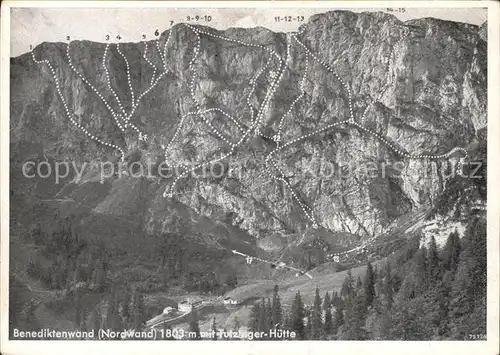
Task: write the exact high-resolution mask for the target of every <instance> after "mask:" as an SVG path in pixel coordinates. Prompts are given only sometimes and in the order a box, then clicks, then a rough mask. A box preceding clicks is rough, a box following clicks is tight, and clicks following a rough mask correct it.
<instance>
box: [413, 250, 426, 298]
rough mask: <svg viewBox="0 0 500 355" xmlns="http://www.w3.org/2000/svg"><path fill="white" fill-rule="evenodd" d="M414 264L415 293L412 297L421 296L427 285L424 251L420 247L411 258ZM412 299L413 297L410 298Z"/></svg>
mask: <svg viewBox="0 0 500 355" xmlns="http://www.w3.org/2000/svg"><path fill="white" fill-rule="evenodd" d="M412 260H413V262H414V263H415V291H416V295H414V297H416V296H418V295H421V294H423V293H424V292H425V291H426V290H427V288H428V285H429V278H428V270H429V268H428V267H427V258H426V249H425V248H424V247H422V248H421V249H419V250H418V251H417V252H416V253H415V255H414V256H413V259H412ZM412 298H413V297H412Z"/></svg>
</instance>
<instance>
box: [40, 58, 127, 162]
mask: <svg viewBox="0 0 500 355" xmlns="http://www.w3.org/2000/svg"><path fill="white" fill-rule="evenodd" d="M31 56H32V58H33V61H34V62H35V63H37V64H43V63H45V64H46V65H47V66H48V68H49V69H50V72H51V73H52V77H53V80H54V83H55V86H56V91H57V94H58V95H59V98H60V99H61V102H62V103H63V106H64V112H65V113H66V116H67V117H68V119H69V120H70V121H71V123H73V125H75V126H76V127H77V128H78V129H80V130H81V131H82V132H83V133H84V134H85V135H86V136H87V137H89V138H90V139H92V140H94V141H96V142H98V143H100V144H102V145H105V146H107V147H110V148H113V149H117V150H118V151H119V152H120V153H121V160H122V162H123V161H124V160H125V152H124V151H123V149H122V148H120V147H118V146H117V145H115V144H112V143H108V142H105V141H103V140H101V139H100V138H98V137H96V136H95V135H93V134H92V133H90V132H89V131H88V130H87V129H86V128H85V127H83V126H82V125H81V124H80V123H78V122H77V121H75V119H73V115H72V114H71V112H70V110H69V107H68V104H67V103H66V100H65V99H64V96H63V94H62V91H61V87H60V85H59V80H58V79H57V75H56V71H55V70H54V68H53V67H52V64H50V62H49V61H48V60H37V59H36V58H35V53H33V51H31Z"/></svg>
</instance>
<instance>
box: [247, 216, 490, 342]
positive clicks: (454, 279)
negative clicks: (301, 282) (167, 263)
mask: <svg viewBox="0 0 500 355" xmlns="http://www.w3.org/2000/svg"><path fill="white" fill-rule="evenodd" d="M419 240H420V238H414V239H412V240H410V242H409V243H408V245H407V247H406V248H405V249H403V250H401V251H400V252H398V253H397V254H395V255H393V256H392V257H391V258H388V260H387V261H386V262H383V263H379V264H377V265H376V266H375V267H374V266H373V265H372V264H371V263H368V265H367V268H366V273H365V275H364V278H359V277H358V278H357V279H354V278H353V277H352V275H351V272H350V271H349V272H348V273H347V276H346V278H345V280H344V282H343V285H342V288H341V290H340V292H336V291H334V292H329V291H328V290H326V291H325V293H324V294H323V295H321V292H320V289H319V287H318V288H316V294H315V297H314V302H313V303H312V304H309V305H305V304H304V303H303V301H302V297H301V295H300V292H297V293H296V295H295V298H294V300H293V302H292V304H291V305H289V307H285V308H284V307H282V305H281V304H280V298H279V292H278V286H275V289H274V295H273V298H272V300H271V299H268V300H267V301H266V300H265V299H262V300H261V302H259V303H256V304H255V305H254V306H253V308H252V311H251V317H250V321H249V324H248V327H249V329H250V330H251V331H264V332H268V331H269V329H272V328H273V327H277V328H281V329H287V330H291V331H294V332H295V333H296V335H297V338H298V339H310V340H442V339H443V340H444V339H455V340H464V339H467V340H468V339H485V336H486V222H485V221H484V220H482V219H479V218H474V219H473V220H472V222H471V223H470V224H469V227H468V228H467V230H466V231H465V235H464V237H463V238H462V239H460V238H459V235H458V233H457V232H456V231H455V232H453V233H451V234H450V235H449V237H448V239H447V241H446V244H445V245H444V246H443V247H442V248H441V249H438V247H437V245H436V241H435V239H434V237H432V238H431V240H430V242H429V244H428V245H427V246H420V245H419Z"/></svg>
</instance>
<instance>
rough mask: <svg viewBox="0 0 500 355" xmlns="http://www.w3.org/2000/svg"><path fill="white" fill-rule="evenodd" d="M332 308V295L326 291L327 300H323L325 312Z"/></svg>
mask: <svg viewBox="0 0 500 355" xmlns="http://www.w3.org/2000/svg"><path fill="white" fill-rule="evenodd" d="M331 306H332V301H331V300H330V295H329V294H328V291H326V294H325V298H324V300H323V310H324V311H325V312H326V311H327V310H328V309H329V308H330V307H331Z"/></svg>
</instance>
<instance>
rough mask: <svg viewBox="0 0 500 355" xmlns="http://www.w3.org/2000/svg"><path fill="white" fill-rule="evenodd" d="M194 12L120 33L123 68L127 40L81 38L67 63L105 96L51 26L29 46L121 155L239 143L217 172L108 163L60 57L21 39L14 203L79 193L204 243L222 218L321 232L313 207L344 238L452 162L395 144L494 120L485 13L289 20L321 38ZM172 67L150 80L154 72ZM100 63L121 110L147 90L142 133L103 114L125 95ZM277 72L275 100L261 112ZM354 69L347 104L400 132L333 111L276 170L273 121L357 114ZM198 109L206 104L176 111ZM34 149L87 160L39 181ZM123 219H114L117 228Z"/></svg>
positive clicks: (253, 226)
mask: <svg viewBox="0 0 500 355" xmlns="http://www.w3.org/2000/svg"><path fill="white" fill-rule="evenodd" d="M194 28H196V29H197V31H193V29H192V28H189V27H188V26H186V25H183V24H179V25H176V26H174V27H173V28H172V30H171V32H170V33H169V31H166V32H164V33H163V34H161V35H160V36H159V37H158V43H156V42H155V41H148V42H147V52H146V53H145V43H144V42H143V43H122V44H120V47H119V49H120V51H121V52H122V53H123V55H124V56H125V57H126V58H127V61H128V64H129V67H130V75H129V76H127V62H126V61H125V60H124V58H123V57H122V55H121V54H120V52H119V51H118V48H117V47H116V44H111V45H110V46H109V48H108V49H107V50H106V44H105V43H94V42H87V41H75V42H71V44H70V49H69V54H70V57H71V63H72V64H73V65H74V68H75V69H76V70H77V71H78V72H79V73H80V74H81V75H83V76H84V77H85V78H86V80H87V81H88V83H91V84H92V85H93V86H94V87H95V89H96V90H97V91H98V92H100V93H101V95H102V99H101V98H100V97H99V96H98V95H97V94H96V92H95V91H94V90H93V89H92V88H91V87H90V86H89V84H88V83H86V82H84V81H83V80H82V79H81V77H79V76H78V75H77V74H76V73H75V71H73V70H72V69H71V66H70V62H69V60H68V57H67V44H64V43H43V44H41V45H39V46H37V47H36V48H34V50H33V54H34V56H35V58H36V60H38V61H41V60H47V61H49V62H50V64H51V65H52V67H53V68H54V71H55V76H56V78H57V80H58V82H59V85H60V88H61V93H62V95H63V97H64V98H65V100H66V102H67V104H68V108H69V111H70V112H71V114H72V118H73V119H74V120H75V121H76V122H78V123H79V124H80V125H81V126H82V127H83V128H85V129H86V130H87V131H88V132H90V134H91V135H94V136H95V137H97V138H98V139H99V140H100V141H104V142H107V143H110V144H113V145H115V146H117V147H120V148H121V149H122V150H123V151H124V152H125V155H126V157H125V161H126V162H127V163H128V167H130V166H131V165H133V164H132V163H134V162H141V163H142V165H143V166H144V167H146V166H148V165H149V166H152V167H153V169H152V170H153V172H155V171H157V168H158V166H160V164H161V163H162V162H163V161H165V162H166V164H168V166H176V165H189V166H193V165H196V164H200V163H204V162H208V161H210V160H212V159H217V158H218V157H220V156H221V154H225V153H231V154H230V156H228V157H227V158H226V159H223V160H221V162H220V163H221V164H219V163H216V164H213V165H212V167H213V168H212V174H210V173H207V170H209V167H207V168H203V169H198V170H196V171H195V174H196V176H193V175H194V174H190V175H189V176H185V177H182V178H180V179H178V181H176V182H175V189H174V193H173V195H172V196H167V197H163V194H164V192H165V191H168V190H169V188H170V187H171V186H172V183H173V182H174V180H175V179H176V177H175V176H168V177H166V178H161V177H160V178H159V177H157V176H149V177H148V176H145V177H141V178H136V177H132V176H127V175H125V174H115V175H113V176H108V175H106V176H105V177H104V178H103V177H102V176H100V174H99V164H100V163H102V162H105V161H111V162H113V163H114V164H115V165H118V162H119V161H120V155H119V151H118V150H117V149H113V148H111V147H109V146H106V145H103V144H100V143H98V142H96V141H95V140H92V139H91V138H89V137H88V136H86V135H85V134H84V133H83V132H82V131H81V130H80V129H79V128H78V127H76V126H75V125H74V124H72V123H71V122H70V120H69V119H68V117H67V115H66V113H65V109H64V105H63V103H62V101H61V98H60V97H59V96H58V92H57V88H56V85H55V79H54V76H53V74H52V72H51V70H50V68H49V66H48V65H47V64H46V63H36V62H35V61H34V60H33V58H32V56H31V54H30V53H28V54H25V55H22V56H20V57H17V58H13V59H12V60H11V64H12V66H11V117H10V119H11V153H12V155H13V156H14V157H15V159H13V160H12V164H13V165H11V176H16V179H14V180H13V183H12V187H11V189H13V190H15V189H16V186H24V187H23V189H22V190H23V193H25V194H26V195H25V198H26V199H25V200H22V199H21V200H19V201H20V202H19V204H22V203H26V201H27V200H28V199H32V198H33V196H34V194H38V195H39V196H41V197H43V198H45V199H48V198H52V199H54V198H57V199H60V200H71V201H76V202H75V203H80V204H83V205H85V206H87V207H88V208H89V209H90V211H91V213H92V214H94V215H105V216H111V217H113V218H115V219H116V220H118V219H119V220H125V221H127V223H131V224H134V225H135V226H136V227H134V228H135V229H134V231H137V232H144V233H146V234H154V233H160V232H169V231H171V230H172V228H178V227H179V226H184V227H186V228H196V230H194V229H192V230H191V231H190V233H191V234H193V235H195V234H196V233H198V234H200V237H199V242H200V243H204V242H206V243H211V244H213V245H215V246H216V245H217V243H218V242H220V239H219V238H220V237H221V235H223V236H226V242H227V243H229V241H231V240H232V238H233V239H234V235H235V234H238V235H240V236H241V240H245V241H246V244H248V243H250V244H254V241H255V240H256V242H255V243H257V246H261V247H262V248H263V249H265V250H269V251H272V250H275V249H279V248H281V247H283V246H284V245H288V244H290V243H294V242H299V241H300V240H301V237H302V236H303V235H305V234H309V233H311V229H312V225H313V224H314V223H313V222H312V221H311V218H308V216H307V214H306V213H304V209H305V210H306V211H309V209H310V210H312V213H311V212H308V213H309V215H311V216H314V217H313V218H314V220H315V221H316V222H317V224H318V228H317V229H318V230H319V231H321V233H322V234H328V235H330V236H331V237H332V238H333V239H334V240H335V238H337V242H340V243H344V242H347V241H348V239H349V238H348V237H345V235H346V232H347V233H348V234H350V235H356V236H358V237H361V238H365V239H366V238H370V237H372V236H376V235H378V234H381V233H384V232H385V231H387V230H389V229H390V228H391V224H392V223H393V222H394V221H395V220H397V219H398V218H399V217H401V216H404V215H405V214H407V213H409V212H411V211H414V210H417V209H419V208H425V207H426V206H430V205H431V204H432V203H433V202H434V200H435V199H436V198H437V196H439V194H440V192H441V191H442V190H443V189H444V188H445V186H446V182H447V177H446V176H444V174H441V173H439V169H441V167H446V165H444V164H445V163H446V161H447V160H443V159H442V160H437V161H436V164H437V165H434V166H433V165H431V164H429V162H426V161H425V160H409V159H403V158H402V157H400V156H399V155H398V154H397V153H396V151H395V149H396V150H398V151H402V152H407V153H409V154H413V155H422V154H431V155H436V154H437V155H440V154H445V153H447V152H449V151H450V150H451V149H452V148H454V147H457V146H458V147H463V148H466V149H468V147H470V146H471V145H473V144H474V143H475V142H477V141H478V140H480V138H479V135H478V132H481V131H482V130H484V129H485V128H486V94H487V92H486V77H487V72H486V58H487V57H486V56H487V54H486V41H485V40H486V38H485V34H486V31H485V30H484V28H485V26H482V27H481V28H480V27H477V26H473V25H468V24H462V23H453V22H446V21H441V20H436V19H431V18H426V19H419V20H412V21H407V22H404V23H402V22H400V21H399V20H397V19H396V18H395V17H393V16H391V15H387V14H383V13H361V14H355V13H351V12H345V11H334V12H329V13H326V14H319V15H316V16H313V17H311V18H310V20H309V22H308V23H307V24H306V25H304V26H303V27H301V31H299V32H298V33H297V34H296V38H297V39H298V41H300V42H301V43H302V44H304V45H305V47H306V48H308V49H309V50H310V52H308V51H306V49H305V48H304V46H302V45H301V44H300V43H299V42H298V41H297V40H295V39H294V38H293V37H292V36H290V35H286V34H284V33H274V32H272V31H270V30H267V29H264V28H251V29H241V28H235V29H228V30H226V31H217V30H215V29H212V28H205V27H198V26H195V27H194ZM203 32H206V33H203ZM207 33H208V34H212V35H213V36H210V35H207ZM198 35H199V38H200V42H199V43H198ZM221 37H223V38H229V39H232V41H228V40H225V39H223V38H221ZM242 42H244V43H242ZM248 44H253V45H252V46H251V45H248ZM105 50H106V53H107V57H106V60H105V61H104V63H103V55H104V53H105ZM273 52H274V53H276V54H277V55H278V56H279V57H281V58H282V61H280V60H279V59H278V56H276V55H274V54H273ZM285 59H286V60H285ZM319 61H323V62H324V63H326V64H327V65H328V67H329V68H331V69H333V70H334V71H335V72H336V74H334V73H333V72H332V71H331V70H329V69H328V68H325V66H324V65H322V64H321V63H320V62H319ZM282 65H283V66H282ZM153 67H155V69H154V68H153ZM165 68H166V69H167V71H166V72H165V74H164V75H163V76H162V77H161V78H160V79H159V80H158V82H157V83H156V85H154V86H153V87H152V88H151V83H152V80H153V81H154V79H152V78H153V75H155V76H156V77H158V75H160V74H162V73H163V72H164V71H165ZM282 69H283V70H282ZM260 70H262V72H261V73H260V74H261V75H259V76H257V74H259V71H260ZM107 73H108V74H109V78H110V84H111V87H112V89H113V90H114V92H115V93H116V95H117V97H118V98H119V100H120V102H121V105H122V106H123V109H124V111H125V112H130V111H131V110H132V108H133V106H132V96H133V98H134V100H135V101H134V102H137V100H139V96H140V95H141V93H144V92H146V91H147V94H145V95H143V96H142V97H141V98H140V101H139V103H138V105H137V107H136V108H135V110H134V111H135V112H134V114H133V116H132V117H131V119H130V122H131V123H133V125H134V126H136V127H137V129H138V130H139V131H141V135H139V133H138V132H137V131H136V130H134V129H133V128H131V127H130V126H129V127H128V128H127V129H125V131H124V132H122V131H121V130H120V128H119V125H118V124H117V123H116V122H115V119H114V118H113V116H112V115H111V114H110V109H112V110H113V111H114V112H117V113H119V112H121V108H120V105H119V104H118V102H117V100H116V99H115V97H114V95H113V92H112V91H111V90H110V88H109V86H108V83H107V76H108V74H107ZM304 73H306V74H305V80H304V82H303V86H301V84H302V82H301V81H302V79H303V77H304ZM193 74H195V77H194V80H193ZM256 76H257V78H256V79H254V78H255V77H256ZM277 78H278V79H280V80H276V79H277ZM339 79H340V80H341V81H340V80H339ZM254 80H255V90H252V85H253V83H254ZM275 81H276V82H277V81H279V82H277V84H276V89H275V90H274V93H272V96H271V98H270V100H269V105H268V106H267V107H264V110H263V112H262V115H259V113H258V110H259V108H261V105H262V104H263V102H265V100H266V95H269V93H270V92H272V91H273V90H272V87H273V82H275ZM346 86H347V87H349V88H350V91H351V94H352V99H351V101H352V110H353V116H354V119H355V120H356V121H357V122H359V124H361V125H362V126H363V127H366V129H369V130H370V131H373V132H377V133H378V134H379V135H380V136H381V137H383V138H384V139H385V140H386V141H387V142H389V143H390V144H391V145H392V146H393V147H394V148H391V147H389V146H388V145H387V144H386V143H384V141H382V140H381V139H379V138H377V136H375V135H373V134H369V133H367V131H366V130H364V129H361V128H359V127H356V126H354V125H349V124H340V125H338V126H335V127H332V128H330V129H326V130H325V131H323V132H321V133H318V134H314V135H312V136H310V137H308V138H305V139H302V140H300V141H297V142H295V143H294V144H290V145H289V146H287V147H286V148H284V149H282V150H280V151H278V152H277V153H276V154H275V155H274V157H275V161H276V164H277V165H278V167H279V168H280V169H281V170H282V171H283V174H284V175H285V178H284V179H285V180H286V181H287V183H284V182H283V181H280V180H276V179H273V178H272V177H270V176H269V175H268V174H266V172H265V157H266V156H267V155H268V154H269V153H271V151H273V150H274V149H275V148H276V143H275V142H274V141H273V139H271V138H270V137H274V136H275V135H276V134H278V133H280V136H281V142H280V144H281V145H284V144H286V143H289V142H291V141H293V140H294V139H296V138H299V137H303V136H304V135H307V134H309V133H312V132H314V131H315V130H317V129H319V128H322V127H327V126H328V125H331V124H332V123H335V122H340V121H344V120H347V119H349V118H350V113H349V112H350V107H349V105H350V104H349V96H348V92H347V90H346ZM302 87H303V92H304V93H303V95H302V96H300V95H301V93H302V90H301V88H302ZM130 88H132V92H133V95H132V94H131V90H130ZM191 89H192V93H193V95H191ZM148 90H149V91H148ZM299 96H300V98H298V97H299ZM247 97H248V100H247ZM103 101H105V102H107V103H108V105H109V107H107V105H106V104H104V103H103ZM294 101H295V104H294V106H293V107H292V108H291V110H290V111H289V114H287V115H286V113H287V111H288V109H289V108H290V106H291V105H292V103H293V102H294ZM197 105H198V107H197ZM249 105H250V106H251V108H250V107H249ZM367 105H370V107H369V109H368V110H366V115H364V114H363V113H364V112H365V109H366V108H367ZM212 108H218V109H219V110H210V109H212ZM198 109H199V110H201V111H202V112H204V113H203V114H191V115H189V116H187V117H185V118H183V117H184V116H185V115H186V114H188V113H192V112H193V113H195V112H196V111H198ZM221 111H223V113H222V112H221ZM224 113H225V114H228V115H231V116H232V118H234V120H233V119H230V118H229V117H228V116H227V115H225V114H224ZM252 115H253V116H252ZM283 115H285V116H284V117H283ZM202 116H203V117H202ZM255 117H256V118H257V119H258V118H259V117H261V122H260V124H259V126H260V128H259V130H260V132H261V133H262V134H263V135H264V136H265V137H263V136H262V135H260V136H259V135H256V134H255V131H254V130H253V131H252V130H251V127H252V124H253V121H252V119H253V118H255ZM118 120H120V117H118ZM181 121H182V123H181ZM122 123H123V121H122ZM214 128H215V129H216V131H215V130H214ZM280 128H281V130H280ZM247 130H248V132H249V133H248V137H247V139H244V140H243V141H242V143H241V144H239V141H240V140H242V137H244V135H245V132H246V131H247ZM176 132H177V134H176ZM217 132H218V133H217ZM142 133H144V134H146V135H147V137H146V139H141V138H143V135H142ZM232 144H234V145H235V148H234V149H233V151H231V147H232ZM165 148H168V149H167V152H166V153H165ZM461 154H462V153H460V152H457V153H455V154H452V155H451V156H450V159H449V161H451V163H452V164H455V163H456V162H457V161H458V159H459V158H460V157H461V156H462V155H461ZM33 157H35V158H36V159H39V160H40V161H42V160H45V159H49V160H50V161H69V162H72V161H75V162H76V163H78V164H83V163H86V164H87V165H86V168H85V171H84V173H83V176H82V178H81V179H80V180H76V179H73V180H72V181H66V182H65V183H64V184H60V185H58V187H55V188H54V189H53V192H54V193H52V196H47V193H45V195H43V196H42V192H41V191H40V190H36V189H37V187H36V186H35V183H34V180H29V179H26V178H24V177H21V176H18V175H19V174H18V173H19V171H21V166H22V163H23V162H24V161H26V160H27V159H29V158H33ZM135 165H136V168H135V169H139V168H138V166H139V165H138V164H135ZM436 167H437V169H438V170H437V171H436ZM14 169H16V170H17V173H16V172H13V170H14ZM155 169H156V170H155ZM217 169H219V170H217ZM273 169H274V170H272V172H276V169H275V168H273ZM332 169H333V173H332V171H331V170H332ZM366 169H372V170H373V169H374V170H375V173H373V172H372V173H369V172H368V173H367V171H366ZM116 170H118V168H116ZM214 170H215V173H214ZM353 170H356V171H354V172H353ZM181 171H183V170H182V169H181ZM204 172H205V173H206V175H208V176H203V173H204ZM219 173H220V174H219ZM12 174H17V175H12ZM328 175H331V176H328ZM70 177H75V174H74V173H72V174H71V175H70ZM101 180H103V181H101ZM32 182H33V183H32ZM21 184H27V185H21ZM287 184H289V185H290V186H291V188H292V190H293V192H294V193H295V194H296V196H297V198H295V197H294V196H293V194H292V192H291V191H290V189H289V188H288V187H287V186H286V185H287ZM38 188H39V187H38ZM37 191H38V192H37ZM51 191H52V190H51ZM298 200H299V201H300V202H299V201H298ZM22 201H24V202H22ZM74 211H76V212H78V211H79V210H77V209H76V208H75V210H74ZM86 213H87V216H90V215H89V214H88V213H89V211H87V212H86ZM86 221H87V222H88V223H90V222H89V221H90V217H87V220H86ZM82 223H83V222H82ZM120 223H121V222H120ZM176 226H177V227H176ZM192 226H196V227H192ZM108 229H109V230H108ZM113 229H114V228H107V229H106V232H103V233H111V234H112V233H118V232H117V231H116V230H113ZM340 232H342V233H340ZM207 234H208V235H212V237H213V238H212V239H210V237H207ZM249 236H251V237H253V238H250V237H249ZM336 236H338V237H336ZM207 240H210V242H207ZM249 240H251V242H249Z"/></svg>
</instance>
